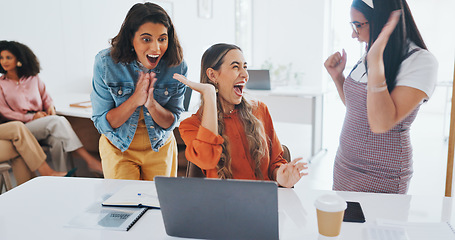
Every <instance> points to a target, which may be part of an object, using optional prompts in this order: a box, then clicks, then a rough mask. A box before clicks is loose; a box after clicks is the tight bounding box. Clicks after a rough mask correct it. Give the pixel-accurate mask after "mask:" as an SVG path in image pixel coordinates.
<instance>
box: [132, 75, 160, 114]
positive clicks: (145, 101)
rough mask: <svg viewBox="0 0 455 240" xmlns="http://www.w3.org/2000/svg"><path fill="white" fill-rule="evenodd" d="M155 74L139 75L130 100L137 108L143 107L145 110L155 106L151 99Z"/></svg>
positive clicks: (153, 99)
mask: <svg viewBox="0 0 455 240" xmlns="http://www.w3.org/2000/svg"><path fill="white" fill-rule="evenodd" d="M155 76H156V74H155V73H154V72H151V73H144V72H140V73H139V79H138V81H137V84H136V90H135V91H134V93H133V95H132V96H131V98H133V100H134V102H135V103H136V105H137V106H142V105H144V106H145V107H146V108H147V109H151V108H153V107H154V106H155V104H157V102H156V101H155V98H154V97H153V90H154V89H155V87H154V86H155V83H156V80H157V79H156V77H155Z"/></svg>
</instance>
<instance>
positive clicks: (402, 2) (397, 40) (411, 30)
mask: <svg viewBox="0 0 455 240" xmlns="http://www.w3.org/2000/svg"><path fill="white" fill-rule="evenodd" d="M373 6H374V8H371V7H369V6H368V5H367V4H366V3H364V2H363V1H362V0H354V1H353V2H352V5H351V7H353V8H355V9H356V10H358V11H359V12H361V13H362V14H363V15H364V16H365V18H366V19H367V20H368V23H369V26H370V40H369V42H368V48H367V51H369V50H370V47H371V45H372V44H373V43H374V41H376V39H377V38H378V36H379V33H381V30H382V28H383V27H384V25H385V24H386V23H387V20H388V19H389V17H390V14H391V13H392V11H394V10H398V9H401V11H402V12H401V13H402V14H401V19H400V21H399V22H398V24H397V26H396V28H395V30H394V31H393V33H392V35H390V38H389V42H388V43H387V46H386V48H385V50H384V56H383V59H384V70H385V78H386V83H387V87H388V89H389V92H392V90H393V89H394V88H395V86H396V77H397V74H398V70H399V69H400V66H401V62H402V61H403V60H404V56H405V55H406V54H407V52H408V50H409V42H408V40H410V41H412V42H414V43H415V44H416V45H417V46H418V47H420V48H422V49H427V46H426V45H425V43H424V41H423V39H422V36H421V35H420V32H419V30H418V29H417V25H416V23H415V21H414V18H413V16H412V14H411V10H410V9H409V6H408V3H407V2H406V0H373ZM365 64H366V65H367V64H368V63H367V61H365ZM366 65H365V67H366ZM367 69H368V68H367Z"/></svg>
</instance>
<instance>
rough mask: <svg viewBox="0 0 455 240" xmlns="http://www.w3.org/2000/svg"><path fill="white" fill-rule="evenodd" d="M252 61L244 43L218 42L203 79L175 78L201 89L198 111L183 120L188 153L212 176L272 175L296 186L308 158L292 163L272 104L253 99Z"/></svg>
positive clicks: (263, 177) (265, 177)
mask: <svg viewBox="0 0 455 240" xmlns="http://www.w3.org/2000/svg"><path fill="white" fill-rule="evenodd" d="M246 68H247V63H246V62H245V59H244V57H243V53H242V51H241V49H240V48H239V47H237V46H235V45H230V44H215V45H213V46H211V47H210V48H209V49H207V51H205V53H204V55H203V56H202V63H201V81H200V83H196V82H192V81H189V80H187V79H186V78H185V77H183V76H182V75H179V74H175V75H174V78H175V79H177V80H179V81H181V82H182V83H184V84H186V85H188V86H189V87H190V88H192V89H193V90H195V91H197V92H199V93H200V94H201V98H202V104H201V107H200V108H199V110H198V112H197V113H196V114H193V115H192V116H191V117H190V118H188V119H185V120H184V121H182V122H181V123H180V126H179V130H180V133H181V136H182V139H183V141H184V142H185V144H186V146H187V148H186V152H185V154H186V157H187V159H188V160H189V161H191V162H192V163H194V164H195V165H197V166H198V167H200V168H201V169H202V170H203V172H204V174H205V175H206V176H207V177H209V178H222V179H255V180H272V181H276V182H277V183H278V184H279V185H280V186H283V187H292V186H294V184H295V183H297V182H298V181H299V180H300V178H301V177H302V176H303V175H305V173H302V172H301V171H302V170H304V169H306V168H307V167H306V163H303V162H299V161H300V160H301V158H297V159H295V160H293V161H291V162H290V163H287V162H286V160H285V159H284V158H283V149H282V146H281V144H280V141H279V140H278V137H277V135H276V133H275V130H274V128H273V123H272V118H271V116H270V113H269V111H268V109H267V106H266V105H265V104H264V103H262V102H259V101H251V100H247V99H245V98H244V96H243V93H244V92H243V90H244V87H245V84H246V82H247V81H248V72H247V70H246Z"/></svg>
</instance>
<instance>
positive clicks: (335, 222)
mask: <svg viewBox="0 0 455 240" xmlns="http://www.w3.org/2000/svg"><path fill="white" fill-rule="evenodd" d="M314 205H315V207H316V214H317V219H318V230H319V234H320V235H322V236H325V237H337V236H338V235H340V231H341V223H342V222H343V216H344V210H346V207H347V203H346V200H344V199H343V198H342V197H340V196H338V195H336V194H326V195H322V196H320V197H319V198H318V199H316V201H315V203H314Z"/></svg>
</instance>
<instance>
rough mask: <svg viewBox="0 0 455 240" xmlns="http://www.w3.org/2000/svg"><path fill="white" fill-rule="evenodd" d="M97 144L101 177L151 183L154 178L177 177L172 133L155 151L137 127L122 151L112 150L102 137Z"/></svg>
mask: <svg viewBox="0 0 455 240" xmlns="http://www.w3.org/2000/svg"><path fill="white" fill-rule="evenodd" d="M99 143H100V146H99V149H100V156H101V162H102V164H103V174H104V177H105V178H110V179H130V180H150V181H153V178H154V177H155V176H168V177H169V176H170V177H176V176H177V164H178V163H177V161H178V160H177V152H178V150H177V143H176V141H175V137H174V133H171V135H170V136H169V138H168V139H167V140H166V142H165V143H164V145H163V146H162V147H161V148H160V149H159V151H158V152H155V151H153V150H152V148H151V145H150V140H149V136H148V133H147V129H146V128H145V127H139V126H138V128H137V130H136V134H135V135H134V138H133V141H132V142H131V145H130V147H129V148H128V149H127V150H126V151H125V152H122V151H120V150H119V149H118V148H117V147H115V146H114V145H113V144H112V143H111V142H110V141H109V140H108V139H107V137H106V136H104V134H103V135H101V137H100V141H99Z"/></svg>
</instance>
